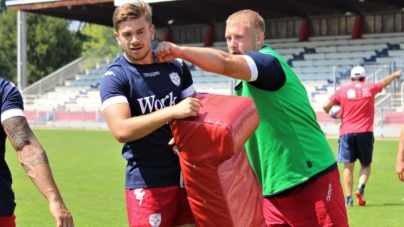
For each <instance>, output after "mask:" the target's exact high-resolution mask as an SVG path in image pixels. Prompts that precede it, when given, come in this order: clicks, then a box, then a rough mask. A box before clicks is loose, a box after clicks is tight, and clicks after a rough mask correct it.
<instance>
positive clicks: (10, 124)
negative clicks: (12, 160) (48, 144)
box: [2, 116, 74, 227]
mask: <svg viewBox="0 0 404 227" xmlns="http://www.w3.org/2000/svg"><path fill="white" fill-rule="evenodd" d="M2 125H3V128H4V131H5V132H6V134H7V136H8V138H9V140H10V142H11V144H12V145H13V147H14V149H15V150H16V152H17V156H18V160H19V161H20V163H21V165H22V166H23V168H24V170H25V172H26V173H27V175H28V176H29V177H30V178H31V180H32V182H33V183H34V184H35V186H36V187H37V188H38V190H39V191H40V192H41V193H42V194H43V195H44V196H45V198H46V199H47V200H48V201H49V208H50V211H51V213H52V215H53V217H54V218H55V220H56V226H57V227H74V223H73V217H72V215H71V214H70V212H69V210H68V209H67V208H66V206H65V204H64V202H63V199H62V196H61V195H60V192H59V189H58V188H57V186H56V183H55V180H54V179H53V176H52V172H51V169H50V166H49V161H48V157H47V155H46V152H45V150H44V149H43V147H42V145H41V144H40V143H39V141H38V140H37V138H36V137H35V135H34V133H33V132H32V130H31V128H30V127H29V124H28V122H27V120H26V118H25V117H23V116H16V117H11V118H8V119H5V120H4V121H3V122H2Z"/></svg>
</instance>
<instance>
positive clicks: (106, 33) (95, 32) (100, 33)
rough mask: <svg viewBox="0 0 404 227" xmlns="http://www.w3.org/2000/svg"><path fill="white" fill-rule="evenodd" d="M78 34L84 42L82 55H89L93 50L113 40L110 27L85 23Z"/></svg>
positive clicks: (112, 31)
mask: <svg viewBox="0 0 404 227" xmlns="http://www.w3.org/2000/svg"><path fill="white" fill-rule="evenodd" d="M80 33H81V34H82V36H83V37H84V40H85V42H84V43H83V55H87V54H90V53H91V52H92V51H93V50H95V49H98V48H100V47H102V46H103V45H104V44H106V43H108V42H110V41H111V40H114V39H115V37H114V29H113V28H112V27H106V26H102V25H97V24H90V23H86V24H85V25H84V27H83V29H82V30H81V31H80ZM116 45H118V44H116Z"/></svg>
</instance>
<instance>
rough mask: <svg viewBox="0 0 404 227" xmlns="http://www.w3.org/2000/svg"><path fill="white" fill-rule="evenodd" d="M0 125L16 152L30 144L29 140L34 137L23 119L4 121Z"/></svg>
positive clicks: (13, 118) (14, 118)
mask: <svg viewBox="0 0 404 227" xmlns="http://www.w3.org/2000/svg"><path fill="white" fill-rule="evenodd" d="M2 124H3V128H4V131H5V132H6V133H7V135H8V137H9V139H10V142H11V144H12V145H13V147H14V149H15V150H16V151H20V150H21V148H22V147H23V146H25V145H27V144H30V139H31V138H32V137H35V136H34V134H33V132H32V130H31V128H30V127H29V125H28V122H27V119H26V118H25V117H20V116H19V117H12V118H9V119H6V120H4V121H3V123H2Z"/></svg>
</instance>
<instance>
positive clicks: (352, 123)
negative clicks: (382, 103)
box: [323, 66, 401, 206]
mask: <svg viewBox="0 0 404 227" xmlns="http://www.w3.org/2000/svg"><path fill="white" fill-rule="evenodd" d="M350 77H351V81H352V83H350V84H348V85H346V86H343V87H341V88H340V89H339V90H337V91H336V92H335V93H334V94H333V95H332V96H331V97H330V98H329V100H327V101H325V102H324V104H323V109H324V111H325V112H326V113H328V112H329V110H330V108H331V107H332V106H333V105H337V104H339V105H340V106H341V121H342V122H341V126H340V138H339V140H338V141H339V146H338V158H337V160H338V162H342V163H344V174H343V178H344V187H345V195H346V205H347V206H353V201H352V187H353V170H354V167H355V161H356V159H359V161H360V163H361V169H360V172H359V186H358V190H357V191H356V193H355V195H356V198H357V203H358V205H359V206H365V204H366V201H365V197H364V193H365V185H366V182H367V181H368V179H369V176H370V166H371V163H372V156H373V143H374V137H373V121H374V113H375V107H374V106H375V96H376V94H377V93H379V92H381V91H382V90H383V88H385V87H387V86H388V85H390V84H391V82H392V81H393V80H394V79H396V78H400V77H401V70H399V71H397V72H394V73H393V74H391V75H389V76H387V77H385V78H384V79H382V80H381V81H380V82H377V83H365V79H366V71H365V69H364V68H363V67H361V66H356V67H354V68H353V69H352V70H351V76H350Z"/></svg>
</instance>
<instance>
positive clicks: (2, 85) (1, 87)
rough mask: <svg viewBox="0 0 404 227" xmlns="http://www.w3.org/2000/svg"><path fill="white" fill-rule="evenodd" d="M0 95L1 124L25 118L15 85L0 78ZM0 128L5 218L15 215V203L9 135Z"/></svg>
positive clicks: (0, 208) (0, 205)
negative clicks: (6, 157) (9, 165)
mask: <svg viewBox="0 0 404 227" xmlns="http://www.w3.org/2000/svg"><path fill="white" fill-rule="evenodd" d="M0 95H1V100H0V108H1V122H3V121H4V120H6V119H8V118H11V117H15V116H25V115H24V107H23V102H22V97H21V94H20V92H19V91H18V89H17V88H16V87H15V86H14V84H12V83H10V82H8V81H6V80H4V79H2V78H0ZM0 127H1V130H0V137H1V138H0V139H1V150H0V155H1V156H0V217H4V216H10V215H11V214H13V213H14V209H15V202H14V193H13V190H12V189H11V184H12V180H11V173H10V169H9V168H8V166H7V163H6V160H5V153H6V139H7V135H6V133H5V132H4V128H3V125H0Z"/></svg>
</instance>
